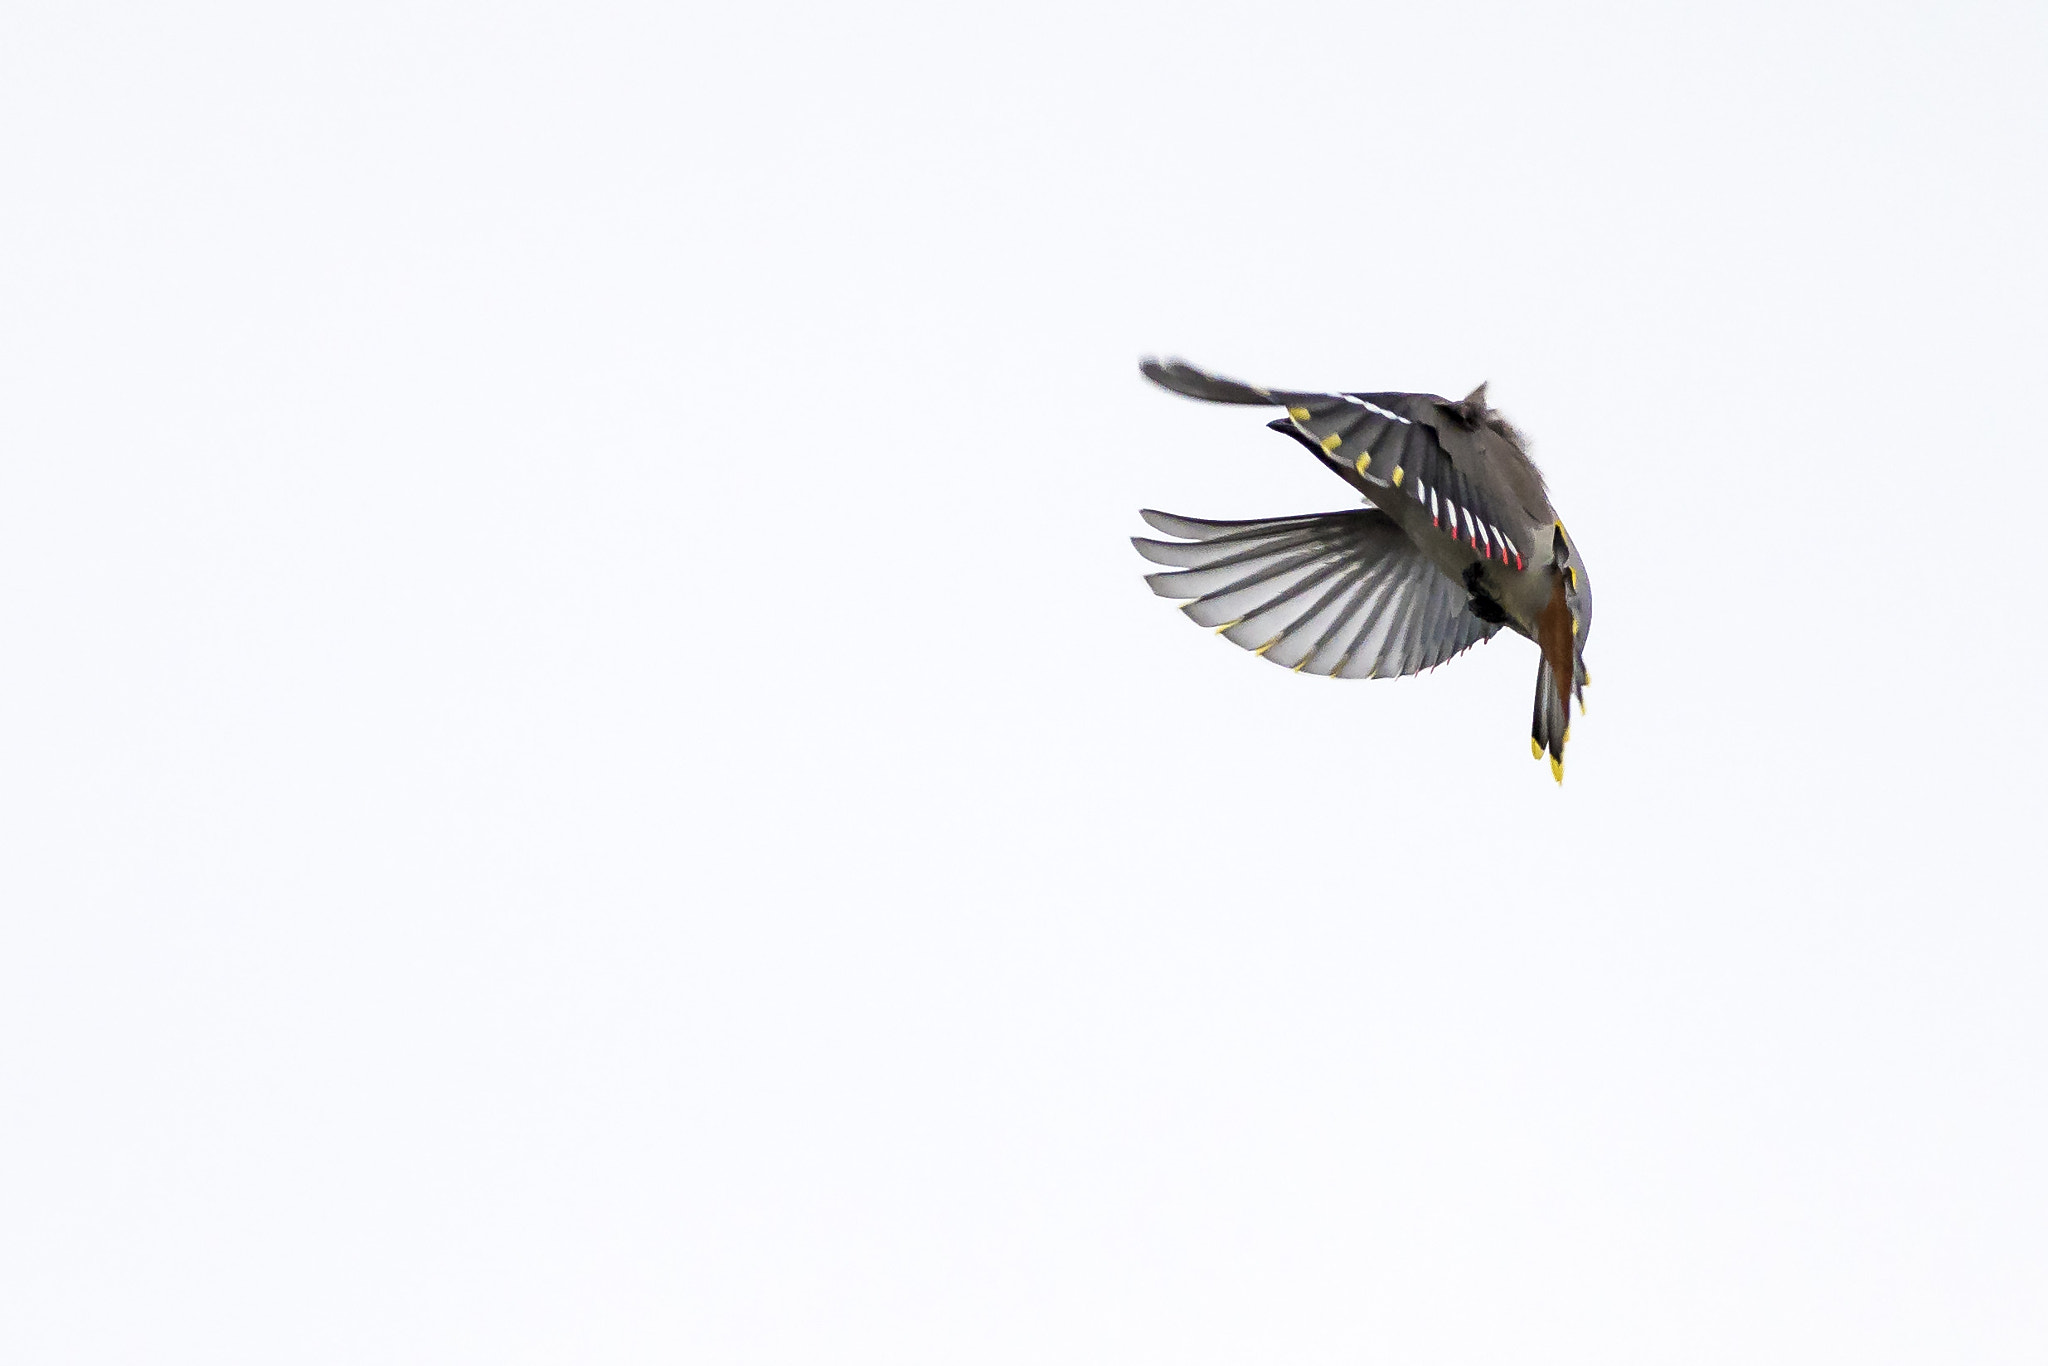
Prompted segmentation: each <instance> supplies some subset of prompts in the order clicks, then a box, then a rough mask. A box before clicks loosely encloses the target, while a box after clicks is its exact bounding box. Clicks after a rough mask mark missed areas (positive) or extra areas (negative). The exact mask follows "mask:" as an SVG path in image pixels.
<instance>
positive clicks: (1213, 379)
mask: <svg viewBox="0 0 2048 1366" xmlns="http://www.w3.org/2000/svg"><path fill="white" fill-rule="evenodd" d="M1138 368H1139V369H1140V370H1142V371H1143V372H1144V374H1145V377H1146V378H1147V379H1150V380H1151V381H1152V382H1153V383H1155V384H1158V385H1160V386H1161V387H1162V388H1166V389H1171V390H1173V392H1175V393H1177V394H1185V395H1186V396H1187V397H1189V398H1199V399H1206V400H1207V401H1209V402H1211V403H1238V404H1246V405H1254V404H1255V405H1259V406H1262V407H1276V408H1285V409H1286V410H1287V416H1286V418H1284V419H1282V420H1279V421H1276V422H1273V423H1271V424H1269V425H1271V426H1272V427H1274V428H1275V429H1277V430H1279V431H1282V432H1285V433H1286V434H1287V435H1289V436H1292V437H1294V438H1295V439H1296V440H1298V441H1300V442H1301V444H1302V445H1304V446H1306V447H1307V448H1308V449H1309V451H1310V452H1311V453H1312V454H1314V455H1315V456H1316V457H1317V458H1318V459H1320V460H1321V461H1322V462H1323V463H1324V464H1326V465H1328V466H1329V467H1330V468H1331V469H1333V470H1335V471H1336V472H1337V474H1338V475H1340V476H1341V477H1342V478H1343V479H1344V480H1345V481H1346V482H1348V483H1350V484H1352V485H1354V486H1356V487H1358V488H1361V489H1362V488H1364V487H1365V486H1366V485H1368V484H1371V485H1377V486H1378V487H1379V488H1381V489H1389V488H1394V489H1399V490H1400V491H1401V492H1402V493H1403V494H1405V495H1406V496H1408V497H1411V498H1413V499H1414V500H1415V501H1416V502H1417V503H1419V504H1420V505H1421V506H1422V507H1423V508H1424V509H1425V510H1427V511H1428V513H1429V515H1430V521H1431V523H1432V524H1433V525H1434V526H1435V527H1436V528H1437V529H1438V530H1439V531H1442V532H1443V533H1445V534H1446V535H1448V536H1449V537H1450V538H1451V539H1452V540H1454V541H1460V542H1463V543H1465V544H1466V545H1469V546H1470V547H1471V548H1472V549H1473V550H1474V551H1476V552H1477V553H1478V554H1479V556H1480V557H1481V558H1482V559H1489V560H1498V561H1499V562H1500V563H1502V564H1504V565H1509V566H1511V567H1513V568H1515V569H1518V570H1519V569H1522V568H1524V567H1525V565H1526V564H1527V561H1526V560H1525V559H1524V556H1525V554H1526V553H1527V551H1528V547H1526V546H1524V545H1522V544H1520V543H1519V540H1518V538H1526V537H1527V535H1528V527H1527V521H1528V518H1527V516H1526V515H1524V514H1520V513H1518V512H1516V511H1515V510H1513V509H1512V508H1511V507H1509V506H1508V505H1507V504H1506V503H1505V502H1503V501H1502V500H1501V499H1498V498H1496V497H1495V496H1493V494H1492V493H1491V492H1490V491H1483V490H1482V489H1481V487H1480V485H1481V484H1482V483H1483V482H1484V481H1483V480H1480V479H1478V478H1476V477H1474V476H1476V475H1477V474H1478V473H1479V471H1478V470H1476V469H1470V470H1467V469H1460V468H1459V467H1458V464H1457V462H1456V457H1455V455H1454V453H1453V452H1452V451H1450V450H1447V449H1446V448H1445V444H1444V439H1440V438H1439V427H1440V425H1441V424H1442V415H1441V413H1440V412H1439V411H1438V410H1439V409H1440V408H1441V407H1442V403H1443V401H1442V400H1441V399H1439V398H1437V397H1436V396H1435V395H1433V394H1399V393H1384V394H1381V393H1356V394H1319V393H1311V392H1308V391H1306V390H1296V389H1261V388H1259V387H1258V386H1256V385H1251V384H1243V383H1240V382H1239V381H1237V380H1233V379H1225V378H1223V377H1222V376H1221V375H1212V374H1210V373H1209V372H1208V371H1206V370H1203V369H1200V368H1198V367H1196V366H1193V365H1190V364H1188V363H1187V362H1186V361H1183V360H1164V361H1162V360H1156V359H1149V358H1148V359H1146V360H1143V361H1140V362H1139V363H1138ZM1457 436H1458V433H1456V432H1455V431H1453V432H1452V433H1451V436H1450V437H1449V438H1445V439H1451V440H1452V444H1454V445H1455V444H1457V443H1456V440H1455V438H1456V437H1457ZM1476 453H1477V447H1476V445H1473V446H1470V449H1469V450H1468V454H1472V455H1476Z"/></svg>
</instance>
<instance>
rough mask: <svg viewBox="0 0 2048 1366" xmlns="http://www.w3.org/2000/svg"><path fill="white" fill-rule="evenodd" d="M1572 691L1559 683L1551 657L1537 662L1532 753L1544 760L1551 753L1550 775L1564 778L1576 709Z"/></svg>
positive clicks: (1531, 725)
mask: <svg viewBox="0 0 2048 1366" xmlns="http://www.w3.org/2000/svg"><path fill="white" fill-rule="evenodd" d="M1567 696H1568V694H1567V693H1565V692H1564V691H1562V690H1561V689H1560V688H1559V687H1558V686H1557V675H1556V674H1555V673H1553V672H1551V668H1550V661H1549V660H1548V659H1545V660H1542V661H1540V662H1539V663H1538V664H1537V665H1536V715H1535V719H1534V720H1532V721H1531V722H1530V725H1529V752H1530V753H1531V754H1533V755H1535V756H1536V757H1537V758H1539V759H1541V758H1542V757H1543V756H1544V755H1545V754H1548V755H1549V756H1550V776H1551V777H1553V778H1555V779H1557V780H1558V781H1559V782H1563V781H1564V742H1565V741H1566V740H1568V739H1570V738H1571V733H1572V712H1571V705H1570V703H1569V702H1567V701H1566V698H1567Z"/></svg>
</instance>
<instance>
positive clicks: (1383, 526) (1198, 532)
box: [1131, 508, 1500, 678]
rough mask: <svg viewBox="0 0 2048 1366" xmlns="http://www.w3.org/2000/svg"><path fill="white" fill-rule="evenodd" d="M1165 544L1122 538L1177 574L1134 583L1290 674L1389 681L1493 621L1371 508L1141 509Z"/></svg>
mask: <svg viewBox="0 0 2048 1366" xmlns="http://www.w3.org/2000/svg"><path fill="white" fill-rule="evenodd" d="M1139 515H1140V516H1141V517H1143V518H1144V519H1145V520H1146V521H1147V522H1149V523H1151V524H1152V526H1153V527H1155V528H1156V529H1158V530H1159V531H1162V532H1164V533H1166V534H1167V535H1169V536H1175V537H1179V538H1180V539H1179V540H1177V541H1154V540H1148V539H1146V538H1144V537H1142V536H1135V537H1132V538H1131V543H1132V544H1133V545H1135V546H1137V548H1138V553H1139V554H1141V555H1143V556H1144V557H1145V558H1146V559H1148V560H1151V561H1152V562H1153V563H1154V564H1163V565H1171V566H1175V567H1176V569H1177V570H1178V572H1173V573H1162V574H1150V575H1147V576H1146V579H1145V581H1146V582H1147V583H1149V584H1151V585H1152V591H1153V592H1155V593H1157V594H1159V595H1160V596H1161V597H1164V598H1192V599H1193V601H1192V602H1189V603H1186V604H1185V605H1183V606H1182V608H1181V610H1182V611H1183V612H1185V613H1187V615H1188V616H1189V618H1191V619H1192V620H1194V621H1197V622H1200V623H1201V624H1202V625H1204V626H1211V627H1214V628H1216V630H1218V631H1219V632H1221V633H1222V634H1223V635H1225V636H1228V637H1229V638H1230V641H1231V643H1232V644H1234V645H1238V646H1241V647H1242V648H1244V649H1247V650H1250V651H1252V652H1253V653H1254V654H1258V655H1263V656H1265V657H1266V658H1267V659H1269V660H1271V661H1272V662H1273V663H1275V664H1281V665H1285V666H1286V667H1287V668H1290V669H1293V670H1295V671H1296V672H1297V673H1303V672H1305V673H1316V674H1323V675H1326V676H1328V677H1332V678H1394V677H1398V676H1400V675H1403V674H1412V673H1419V672H1420V671H1421V670H1423V669H1427V668H1432V667H1434V666H1435V665H1438V664H1441V663H1443V662H1444V661H1445V660H1447V659H1449V658H1451V657H1452V656H1453V655H1456V654H1459V653H1461V652H1462V651H1464V650H1467V649H1469V648H1470V647H1472V646H1473V645H1476V644H1478V643H1479V642H1480V641H1482V640H1485V639H1487V638H1488V637H1490V636H1492V635H1493V633H1494V632H1496V631H1498V630H1499V629H1500V627H1499V626H1498V625H1496V624H1493V623H1489V622H1485V621H1481V620H1480V619H1479V618H1478V617H1475V616H1473V615H1472V614H1471V613H1470V612H1469V611H1467V610H1466V608H1465V604H1466V602H1467V600H1468V595H1467V594H1466V592H1465V590H1464V588H1463V587H1461V586H1460V585H1459V584H1457V583H1455V582H1454V581H1452V580H1451V579H1449V578H1447V577H1445V575H1444V574H1443V572H1442V571H1441V570H1439V569H1438V568H1437V567H1436V566H1435V565H1434V564H1432V563H1431V562H1430V561H1429V560H1428V559H1427V558H1426V557H1425V556H1424V555H1423V554H1422V552H1421V551H1420V550H1418V549H1416V547H1415V544H1414V543H1413V542H1412V541H1410V540H1409V539H1408V537H1407V536H1406V535H1405V534H1404V533H1403V532H1402V530H1401V528H1400V526H1399V525H1398V524H1396V523H1395V521H1394V519H1393V518H1391V517H1389V516H1387V515H1386V514H1385V513H1384V512H1381V511H1379V510H1378V509H1376V508H1360V509H1357V510H1355V511H1346V512H1321V513H1315V514H1312V515H1309V516H1305V517H1276V518H1272V519H1269V520H1262V521H1249V522H1211V521H1204V520H1201V519H1199V518H1194V517H1176V516H1173V515H1172V514H1171V513H1165V512H1153V511H1151V510H1149V509H1148V510H1146V511H1144V512H1141V513H1140V514H1139Z"/></svg>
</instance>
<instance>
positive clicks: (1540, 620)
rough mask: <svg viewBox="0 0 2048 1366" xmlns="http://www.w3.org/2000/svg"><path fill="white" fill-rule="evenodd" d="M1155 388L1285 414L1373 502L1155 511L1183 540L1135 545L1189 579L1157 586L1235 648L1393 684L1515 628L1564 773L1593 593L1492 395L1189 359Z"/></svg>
mask: <svg viewBox="0 0 2048 1366" xmlns="http://www.w3.org/2000/svg"><path fill="white" fill-rule="evenodd" d="M1140 368H1141V370H1142V371H1143V372H1144V374H1145V375H1146V377H1147V378H1149V379H1151V380H1152V381H1153V382H1154V383H1157V384H1159V385H1161V386H1162V387H1164V388H1167V389H1171V390H1173V391H1174V392H1175V393H1179V394H1185V395H1186V396H1188V397H1190V398H1199V399H1203V400H1205V401H1207V402H1211V403H1228V404H1237V405H1243V406H1259V407H1278V408H1284V409H1286V410H1287V416H1286V417H1284V418H1280V419H1277V420H1275V421H1273V422H1271V423H1269V424H1268V425H1269V426H1271V427H1272V428H1273V429H1274V430H1276V431H1279V432H1281V433H1283V434H1284V435H1286V436H1289V437H1292V438H1293V439H1294V440H1296V441H1298V442H1299V443H1300V444H1301V445H1302V446H1304V447H1305V448H1307V449H1308V451H1309V452H1310V453H1311V454H1313V455H1314V456H1315V457H1316V458H1317V459H1318V460H1319V461H1321V462H1322V463H1323V465H1324V466H1325V467H1326V468H1328V469H1329V470H1330V471H1331V472H1332V473H1334V474H1336V475H1337V476H1338V477H1339V478H1341V479H1343V480H1344V481H1345V482H1346V483H1347V484H1350V485H1351V486H1352V487H1353V488H1354V489H1356V490H1357V491H1358V492H1359V493H1361V494H1363V495H1364V497H1365V499H1366V501H1367V502H1368V503H1370V504H1372V506H1371V507H1369V508H1360V509H1353V510H1349V511H1342V512H1326V513H1314V514H1309V515H1306V516H1300V517H1278V518H1270V519H1265V520H1257V521H1241V522H1214V521H1204V520H1201V519H1197V518H1189V517H1176V516H1173V515H1171V514H1167V513H1161V512H1153V511H1149V510H1148V511H1146V512H1144V513H1143V514H1142V515H1143V517H1144V518H1145V520H1146V521H1147V522H1149V523H1151V525H1152V526H1153V527H1154V528H1155V529H1157V530H1159V531H1161V532H1163V533H1165V534H1166V535H1169V536H1173V537H1177V538H1179V539H1178V540H1177V541H1158V540H1151V539H1147V538H1144V537H1134V538H1133V544H1135V545H1136V546H1137V548H1138V551H1139V553H1140V554H1142V555H1144V556H1145V557H1146V558H1147V559H1149V560H1151V561H1153V562H1154V563H1155V564H1162V565H1167V566H1171V567H1173V568H1174V569H1176V570H1177V571H1178V572H1170V573H1159V574H1152V575H1149V576H1147V582H1148V583H1150V584H1151V586H1152V589H1153V591H1154V592H1156V593H1158V594H1160V595H1161V596H1163V597H1172V598H1187V599H1191V601H1189V602H1187V603H1186V604H1185V605H1184V606H1183V608H1182V611H1183V612H1185V613H1186V614H1187V615H1188V617H1189V618H1190V619H1192V620H1194V621H1197V622H1200V623H1201V624H1202V625H1205V626H1210V627H1213V628H1215V629H1216V630H1218V631H1220V632H1221V633H1222V634H1223V635H1225V636H1227V637H1228V638H1229V639H1230V640H1231V641H1232V643H1234V644H1237V645H1239V646H1242V647H1243V648H1245V649H1248V650H1251V651H1253V652H1255V653H1257V654H1260V655H1262V656H1264V657H1265V658H1267V659H1269V660H1272V661H1273V662H1274V663H1277V664H1281V665H1284V666H1285V667H1287V668H1290V669H1293V670H1295V671H1297V672H1305V673H1317V674H1323V675H1326V676H1330V677H1337V678H1373V677H1377V678H1388V677H1396V676H1399V675H1403V674H1411V673H1415V672H1417V671H1418V670H1421V669H1426V668H1432V667H1434V666H1435V665H1437V664H1441V663H1443V662H1444V661H1445V660H1447V659H1450V658H1451V657H1453V656H1454V655H1457V654H1459V653H1461V652H1462V651H1464V650H1466V649H1468V648H1470V647H1471V646H1473V645H1475V644H1477V643H1478V642H1480V641H1482V640H1486V639H1489V638H1491V637H1492V636H1493V635H1494V634H1495V633H1496V632H1497V631H1498V630H1499V629H1500V627H1501V626H1503V625H1505V626H1508V627H1510V628H1511V629H1513V630H1514V631H1515V632H1516V633H1518V634H1520V635H1523V636H1526V637H1528V638H1529V639H1530V640H1533V641H1535V642H1536V643H1537V645H1538V647H1539V650H1540V651H1541V655H1542V659H1541V662H1540V664H1539V667H1538V671H1537V693H1536V705H1535V710H1534V715H1533V717H1532V720H1531V726H1530V734H1531V738H1532V740H1533V742H1534V745H1535V747H1536V751H1537V753H1538V754H1544V753H1547V754H1548V755H1549V756H1550V760H1551V771H1552V773H1553V774H1555V775H1556V776H1557V777H1558V779H1559V781H1562V780H1563V772H1564V770H1563V763H1564V742H1565V738H1566V736H1567V734H1568V731H1569V727H1570V710H1569V707H1568V705H1567V703H1568V698H1569V697H1570V696H1571V695H1573V694H1576V695H1578V696H1579V697H1580V700H1581V705H1582V706H1583V703H1584V687H1585V683H1586V671H1585V660H1584V650H1585V642H1586V636H1587V634H1588V633H1589V631H1590V628H1591V622H1592V584H1591V580H1590V578H1589V577H1588V576H1587V573H1586V570H1585V566H1584V563H1583V562H1582V561H1581V560H1579V558H1578V555H1577V551H1576V550H1575V549H1574V548H1573V547H1572V545H1571V542H1570V540H1569V538H1568V537H1567V536H1566V535H1565V531H1564V527H1563V524H1562V523H1561V522H1560V521H1559V520H1558V518H1557V514H1556V512H1555V510H1554V509H1553V508H1552V507H1551V504H1550V495H1549V492H1548V490H1547V489H1546V488H1545V487H1544V483H1543V476H1542V474H1541V472H1540V471H1538V470H1537V468H1536V465H1535V462H1533V461H1532V460H1530V459H1529V456H1528V451H1527V444H1526V442H1525V441H1524V439H1523V437H1522V435H1521V433H1520V432H1518V431H1517V430H1516V429H1515V428H1514V426H1513V425H1512V424H1511V423H1509V422H1508V420H1507V419H1506V418H1505V417H1503V416H1501V415H1500V414H1499V413H1498V412H1495V411H1494V410H1493V409H1492V408H1491V407H1490V406H1488V404H1487V401H1486V386H1485V385H1484V384H1482V385H1480V386H1479V387H1478V388H1477V389H1475V390H1473V391H1472V392H1471V393H1470V394H1468V395H1466V396H1465V397H1464V398H1462V399H1459V400H1456V401H1453V400H1449V399H1445V398H1441V397H1438V396H1437V395H1435V394H1408V393H1392V392H1388V393H1371V392H1358V393H1341V394H1327V393H1317V392H1312V391H1306V390H1285V389H1265V388H1260V387H1258V386H1256V385H1250V384H1244V383H1241V382H1239V381H1237V380H1231V379H1225V378H1224V377H1222V376H1220V375H1212V374H1210V373H1208V372H1207V371H1204V370H1201V369H1199V368H1197V367H1195V366H1193V365H1189V364H1188V363H1187V362H1185V361H1179V360H1164V361H1162V360H1155V359H1147V360H1145V361H1143V362H1141V363H1140Z"/></svg>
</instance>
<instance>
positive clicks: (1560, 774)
mask: <svg viewBox="0 0 2048 1366" xmlns="http://www.w3.org/2000/svg"><path fill="white" fill-rule="evenodd" d="M1550 776H1551V777H1553V778H1555V779H1557V780H1558V782H1560V783H1562V782H1563V781H1564V760H1562V759H1557V758H1553V759H1552V760H1551V761H1550Z"/></svg>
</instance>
